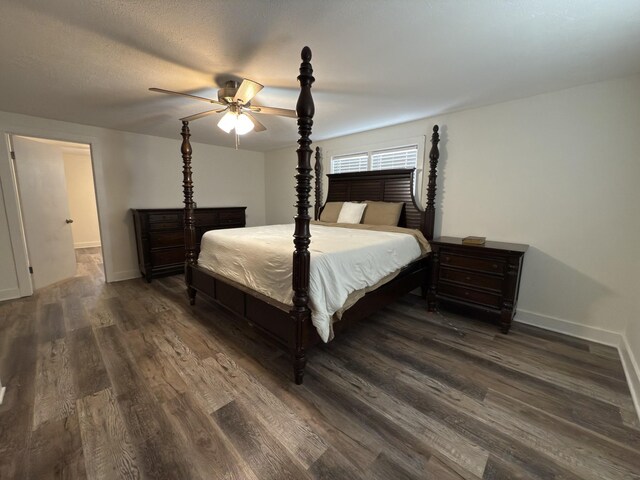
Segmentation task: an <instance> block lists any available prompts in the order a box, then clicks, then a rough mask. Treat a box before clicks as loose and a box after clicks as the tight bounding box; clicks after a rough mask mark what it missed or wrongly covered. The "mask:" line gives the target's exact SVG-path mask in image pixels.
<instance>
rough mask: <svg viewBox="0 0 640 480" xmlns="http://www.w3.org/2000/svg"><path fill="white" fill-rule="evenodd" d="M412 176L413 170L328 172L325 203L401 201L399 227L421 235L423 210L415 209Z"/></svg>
mask: <svg viewBox="0 0 640 480" xmlns="http://www.w3.org/2000/svg"><path fill="white" fill-rule="evenodd" d="M413 175H414V169H413V168H402V169H396V170H379V171H375V172H354V173H332V174H329V175H327V177H329V191H328V193H327V202H362V201H365V200H375V201H384V202H404V208H403V209H402V215H401V216H400V222H399V226H401V227H407V228H417V229H418V230H421V231H422V232H423V233H425V229H424V211H423V210H422V209H421V208H420V207H419V206H418V204H417V203H416V200H415V197H414V195H413Z"/></svg>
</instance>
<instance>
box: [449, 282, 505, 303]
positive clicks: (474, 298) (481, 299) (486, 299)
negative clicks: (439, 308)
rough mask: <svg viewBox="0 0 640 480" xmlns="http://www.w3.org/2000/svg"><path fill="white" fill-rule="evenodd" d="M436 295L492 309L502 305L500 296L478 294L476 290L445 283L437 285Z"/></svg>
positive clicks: (484, 293) (485, 293)
mask: <svg viewBox="0 0 640 480" xmlns="http://www.w3.org/2000/svg"><path fill="white" fill-rule="evenodd" d="M438 293H439V294H441V295H446V296H449V297H453V298H457V299H459V300H463V301H465V302H472V303H479V304H482V305H486V306H488V307H493V308H500V306H501V303H502V302H501V296H500V295H494V294H492V293H488V292H479V291H477V290H472V289H470V288H465V287H462V286H458V285H452V284H449V283H446V282H439V283H438Z"/></svg>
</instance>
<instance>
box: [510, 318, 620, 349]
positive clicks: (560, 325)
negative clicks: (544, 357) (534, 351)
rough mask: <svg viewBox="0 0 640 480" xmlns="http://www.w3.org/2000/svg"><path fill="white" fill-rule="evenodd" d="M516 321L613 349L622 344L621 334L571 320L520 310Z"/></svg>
mask: <svg viewBox="0 0 640 480" xmlns="http://www.w3.org/2000/svg"><path fill="white" fill-rule="evenodd" d="M514 321H515V322H519V323H524V324H526V325H532V326H534V327H540V328H544V329H545V330H551V331H552V332H558V333H564V334H565V335H570V336H572V337H577V338H582V339H583V340H589V341H591V342H596V343H601V344H603V345H609V346H611V347H619V346H620V344H621V342H622V334H621V333H620V332H614V331H612V330H605V329H603V328H598V327H590V326H588V325H581V324H579V323H575V322H571V321H569V320H563V319H562V318H556V317H551V316H548V315H542V314H540V313H535V312H530V311H528V310H521V309H518V311H517V313H516V316H515V318H514Z"/></svg>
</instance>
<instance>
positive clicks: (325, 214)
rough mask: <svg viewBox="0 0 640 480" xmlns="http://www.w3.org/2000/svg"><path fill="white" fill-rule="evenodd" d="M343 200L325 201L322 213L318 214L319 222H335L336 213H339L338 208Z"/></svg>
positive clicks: (336, 218)
mask: <svg viewBox="0 0 640 480" xmlns="http://www.w3.org/2000/svg"><path fill="white" fill-rule="evenodd" d="M343 203H344V202H327V203H325V204H324V208H323V209H322V213H321V214H320V221H321V222H329V223H336V222H337V221H338V215H340V209H341V208H342V204H343Z"/></svg>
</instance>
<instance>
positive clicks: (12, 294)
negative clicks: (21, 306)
mask: <svg viewBox="0 0 640 480" xmlns="http://www.w3.org/2000/svg"><path fill="white" fill-rule="evenodd" d="M14 298H20V289H19V288H7V289H6V290H0V302H2V301H4V300H12V299H14Z"/></svg>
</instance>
